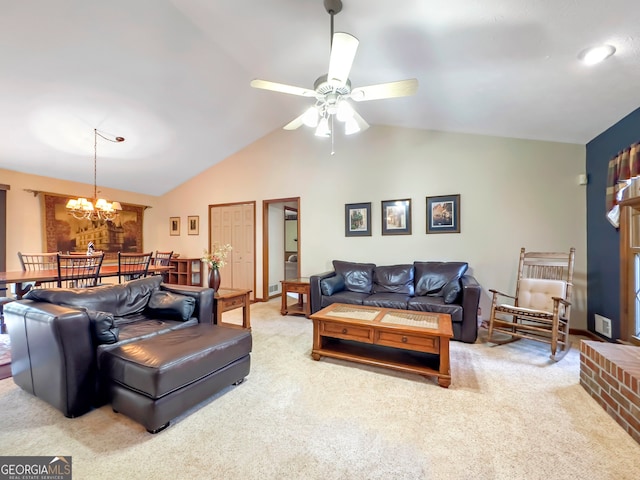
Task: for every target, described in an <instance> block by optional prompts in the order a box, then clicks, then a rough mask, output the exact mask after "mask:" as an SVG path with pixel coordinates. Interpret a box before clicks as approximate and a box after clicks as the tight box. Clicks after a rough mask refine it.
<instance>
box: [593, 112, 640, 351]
mask: <svg viewBox="0 0 640 480" xmlns="http://www.w3.org/2000/svg"><path fill="white" fill-rule="evenodd" d="M638 141H640V108H639V109H637V110H635V111H633V112H632V113H630V114H629V115H627V116H626V117H624V118H623V119H622V120H620V121H619V122H618V123H616V124H615V125H613V126H612V127H610V128H609V129H607V130H605V131H604V132H602V133H601V134H600V135H598V136H597V137H596V138H594V139H593V140H591V141H590V142H589V143H588V144H587V149H586V150H587V161H586V166H587V175H588V176H589V177H588V178H589V184H588V185H587V326H588V328H589V330H590V331H592V332H595V328H594V323H595V321H594V314H596V313H598V314H600V315H604V316H605V317H607V318H610V319H611V320H612V335H613V339H617V338H620V237H619V234H618V231H617V230H616V229H615V228H614V227H613V226H612V225H611V224H610V223H609V221H608V220H607V218H606V216H605V215H606V208H605V190H606V186H607V167H608V165H609V160H610V159H611V158H613V157H614V156H615V155H617V154H618V152H620V151H621V150H623V149H624V148H626V147H628V146H630V145H631V144H632V143H635V142H638Z"/></svg>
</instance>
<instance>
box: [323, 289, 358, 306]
mask: <svg viewBox="0 0 640 480" xmlns="http://www.w3.org/2000/svg"><path fill="white" fill-rule="evenodd" d="M368 296H369V294H368V293H358V292H350V291H349V290H342V291H341V292H336V293H334V294H333V295H331V296H329V295H323V296H322V302H321V304H320V307H321V308H324V307H328V306H329V305H331V304H333V303H349V304H352V305H362V302H363V301H364V300H365V299H366V298H367V297H368Z"/></svg>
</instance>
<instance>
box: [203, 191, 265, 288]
mask: <svg viewBox="0 0 640 480" xmlns="http://www.w3.org/2000/svg"><path fill="white" fill-rule="evenodd" d="M209 219H210V220H209V221H210V232H211V236H210V239H211V240H210V242H211V245H210V248H211V247H212V245H213V244H214V243H221V244H225V243H228V244H230V245H231V246H232V247H233V249H232V250H231V253H230V254H229V256H228V257H227V262H226V265H225V266H224V267H223V268H221V269H220V276H221V278H222V283H221V286H222V287H223V288H243V289H247V290H251V291H252V293H251V299H252V300H253V299H255V291H254V290H255V203H242V204H233V205H222V206H211V207H210V214H209Z"/></svg>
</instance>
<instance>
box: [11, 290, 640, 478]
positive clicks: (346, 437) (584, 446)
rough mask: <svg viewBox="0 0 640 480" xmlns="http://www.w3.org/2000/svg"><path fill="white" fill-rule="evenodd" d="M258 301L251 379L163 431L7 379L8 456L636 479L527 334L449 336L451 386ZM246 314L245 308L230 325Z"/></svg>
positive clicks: (98, 474) (344, 474) (205, 474)
mask: <svg viewBox="0 0 640 480" xmlns="http://www.w3.org/2000/svg"><path fill="white" fill-rule="evenodd" d="M279 308H280V304H279V299H276V300H273V301H271V302H268V303H258V304H255V305H252V307H251V315H252V325H253V340H254V348H253V353H252V367H251V373H250V374H249V376H248V377H247V380H246V381H245V382H244V383H243V384H241V385H239V386H237V387H230V388H228V389H226V390H224V391H223V392H221V393H220V394H219V395H217V396H216V397H214V398H213V399H212V400H211V401H210V402H207V403H205V404H203V405H201V406H199V407H198V408H196V409H194V410H193V411H191V412H189V414H188V415H184V416H182V417H180V418H178V419H177V420H176V421H174V422H173V423H172V425H171V426H170V427H169V428H168V429H167V430H165V431H163V432H161V433H159V434H157V435H150V434H148V433H147V432H146V431H145V430H144V428H143V427H142V426H140V425H138V424H136V423H134V422H133V421H131V420H129V419H128V418H126V417H125V416H123V415H119V414H116V413H114V412H113V411H112V410H111V408H110V407H108V406H105V407H102V408H100V409H97V410H94V411H92V412H90V413H88V414H86V415H84V416H82V417H79V418H76V419H67V418H65V417H64V416H63V415H62V414H61V413H60V412H59V411H57V410H55V409H53V408H51V407H49V406H48V405H47V404H45V403H43V402H42V401H40V400H38V399H37V398H34V397H33V396H31V395H28V394H27V393H25V392H23V391H21V390H20V389H19V388H17V387H16V386H15V385H14V383H13V381H12V380H11V379H6V380H2V381H0V426H1V430H0V454H1V455H60V456H71V457H72V460H73V478H74V480H83V479H92V480H93V479H109V480H111V479H113V478H130V479H173V478H180V479H241V480H251V479H303V478H304V479H324V480H327V479H328V480H334V479H345V480H354V479H355V480H359V479H363V480H365V479H366V480H375V479H384V480H389V479H393V480H397V479H416V480H417V479H433V480H440V479H492V480H493V479H508V480H513V479H545V480H548V479H549V478H553V479H554V480H561V479H571V480H573V479H587V478H588V479H592V480H599V479H615V480H624V479H635V478H637V477H638V458H640V445H639V444H638V443H636V442H635V441H634V440H633V439H632V438H631V437H630V436H629V435H628V434H627V433H626V432H624V430H623V429H622V428H621V427H620V426H619V425H618V424H617V423H615V421H613V419H611V418H610V417H609V416H608V415H607V414H606V412H604V410H603V409H602V408H601V407H600V406H599V405H598V404H596V402H595V401H594V400H593V399H592V398H591V397H590V396H589V395H588V394H587V393H586V392H585V391H584V389H583V388H582V387H581V386H580V385H579V383H578V382H579V351H578V349H577V348H574V349H573V350H572V351H570V352H569V353H568V355H567V356H566V357H565V358H564V359H563V360H562V361H560V362H558V363H553V362H551V361H550V360H549V358H548V348H547V347H546V346H545V345H542V344H538V343H535V342H529V341H526V340H523V341H520V342H515V343H512V344H509V345H504V346H500V347H493V346H490V345H488V344H486V343H484V342H483V341H482V339H481V340H480V341H479V342H478V343H476V344H473V345H469V344H463V343H459V342H453V343H452V345H451V364H452V377H453V383H452V385H451V387H450V388H449V389H444V388H441V387H439V386H437V384H436V383H435V382H434V381H433V380H431V379H425V378H422V377H419V376H417V375H412V374H403V373H397V372H393V371H389V370H384V369H380V368H375V367H367V366H360V365H356V364H353V363H348V362H343V361H338V360H330V359H322V360H321V361H319V362H316V361H313V360H312V359H311V358H310V350H311V339H312V322H311V321H310V320H308V319H305V318H304V317H293V316H287V317H282V316H280V314H279ZM229 319H231V320H232V321H233V322H234V323H238V324H239V323H240V312H239V311H234V312H229V313H225V320H229Z"/></svg>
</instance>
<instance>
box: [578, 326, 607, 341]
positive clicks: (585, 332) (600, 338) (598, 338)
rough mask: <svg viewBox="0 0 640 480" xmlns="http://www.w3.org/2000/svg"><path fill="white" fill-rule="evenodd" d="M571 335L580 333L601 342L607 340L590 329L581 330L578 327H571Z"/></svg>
mask: <svg viewBox="0 0 640 480" xmlns="http://www.w3.org/2000/svg"><path fill="white" fill-rule="evenodd" d="M569 335H580V336H583V337H588V338H589V339H590V340H597V341H599V342H606V340H605V339H604V338H602V337H600V336H599V335H597V334H595V333H593V332H592V331H590V330H580V329H577V328H570V329H569Z"/></svg>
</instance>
